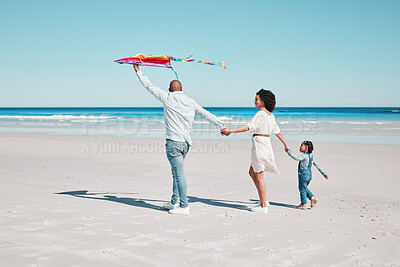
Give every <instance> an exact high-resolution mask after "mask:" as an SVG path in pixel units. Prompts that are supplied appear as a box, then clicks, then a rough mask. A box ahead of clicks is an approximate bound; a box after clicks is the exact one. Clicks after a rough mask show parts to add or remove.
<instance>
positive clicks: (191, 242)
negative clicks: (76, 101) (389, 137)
mask: <svg viewBox="0 0 400 267" xmlns="http://www.w3.org/2000/svg"><path fill="white" fill-rule="evenodd" d="M164 143H165V141H164V140H163V139H137V138H132V137H112V136H109V137H107V136H66V135H46V134H37V133H19V134H15V133H1V134H0V147H1V150H0V159H1V169H0V173H1V176H0V183H1V185H0V190H1V196H2V201H1V202H0V203H1V204H0V225H1V227H0V240H1V241H0V245H1V249H0V265H1V266H161V265H163V266H176V265H177V264H179V265H188V266H204V265H207V266H217V265H218V266H295V265H296V266H321V265H338V266H364V265H368V266H370V265H373V266H378V265H379V266H381V265H385V266H398V265H400V255H399V253H398V251H399V249H400V196H399V189H400V182H399V180H398V173H399V171H400V166H399V159H400V158H399V154H398V151H399V148H400V146H398V145H369V144H345V143H316V144H315V157H316V158H317V159H318V162H319V164H320V165H321V166H322V167H323V168H324V169H325V170H326V171H327V173H328V175H329V177H330V179H329V180H328V181H326V180H325V179H324V178H323V177H322V176H321V175H320V174H319V173H318V171H317V170H316V169H315V168H314V169H313V180H312V182H311V186H310V189H311V190H312V191H313V193H314V194H315V195H316V196H317V197H318V198H319V203H318V205H317V206H316V207H315V208H313V209H312V210H307V211H299V210H296V209H295V208H294V207H295V205H298V203H299V193H298V190H297V162H295V161H294V160H292V159H290V158H289V157H288V156H287V155H286V153H285V152H284V151H283V147H282V146H281V144H280V143H278V141H277V139H276V138H274V139H273V147H274V150H275V156H276V162H277V164H278V167H279V169H280V172H281V174H280V175H272V174H267V176H266V185H267V197H268V199H269V201H270V203H271V206H270V208H269V213H268V214H254V213H252V212H249V211H248V207H251V206H253V205H254V203H255V201H256V200H257V193H256V189H255V187H254V185H253V184H252V182H251V179H250V177H249V176H248V174H247V171H248V167H249V162H250V140H234V139H229V137H228V138H222V137H221V138H220V139H215V140H195V142H194V145H193V147H192V149H191V151H190V152H189V154H188V157H187V159H186V162H185V168H186V176H187V180H188V195H189V197H190V209H191V215H189V216H179V215H170V214H168V213H167V211H166V210H163V209H162V204H163V203H164V202H167V201H168V200H169V198H170V195H171V186H172V178H171V174H170V169H169V164H168V161H167V159H166V157H165V154H164V153H165V152H164ZM289 145H290V147H291V148H292V150H293V151H296V152H297V151H298V146H299V143H298V142H289ZM297 153H299V152H297Z"/></svg>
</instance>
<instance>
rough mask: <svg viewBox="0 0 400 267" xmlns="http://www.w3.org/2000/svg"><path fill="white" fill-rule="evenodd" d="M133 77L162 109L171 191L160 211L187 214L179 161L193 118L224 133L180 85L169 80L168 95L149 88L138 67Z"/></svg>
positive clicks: (186, 148) (218, 122) (188, 142)
mask: <svg viewBox="0 0 400 267" xmlns="http://www.w3.org/2000/svg"><path fill="white" fill-rule="evenodd" d="M133 68H134V69H135V71H136V74H137V76H138V78H139V80H140V82H141V83H142V84H143V86H144V87H145V88H146V89H147V91H149V92H150V93H151V94H152V95H154V96H155V97H156V98H157V99H158V100H159V101H161V102H162V103H163V105H164V121H165V131H166V139H167V140H166V142H167V143H166V152H167V158H168V161H169V163H170V165H171V171H172V177H173V187H172V197H171V201H170V202H168V203H165V204H164V205H163V207H164V208H165V209H167V210H169V211H168V212H169V213H170V214H185V215H188V214H190V211H189V205H188V198H187V187H186V177H185V172H184V169H183V160H184V159H185V157H186V154H187V153H188V151H189V148H190V145H191V144H192V139H191V136H190V133H191V131H192V125H193V121H194V116H195V114H197V115H199V116H200V117H201V118H203V119H205V120H207V121H209V122H210V123H212V124H214V125H216V126H218V127H219V128H220V130H222V129H225V128H226V127H225V124H224V123H223V122H222V121H221V120H219V119H218V118H217V117H216V116H215V115H213V114H211V113H210V112H208V111H207V110H205V109H204V108H202V107H201V106H200V105H199V104H197V103H196V101H194V100H193V99H192V98H190V97H188V96H186V95H185V94H184V93H183V92H182V84H181V82H180V81H178V80H173V81H172V82H171V83H170V85H169V93H168V92H166V91H163V90H161V89H160V88H159V87H157V86H155V85H153V84H152V83H151V82H150V81H149V79H148V78H147V77H146V76H145V75H144V74H143V73H142V71H141V70H140V69H139V66H138V65H133Z"/></svg>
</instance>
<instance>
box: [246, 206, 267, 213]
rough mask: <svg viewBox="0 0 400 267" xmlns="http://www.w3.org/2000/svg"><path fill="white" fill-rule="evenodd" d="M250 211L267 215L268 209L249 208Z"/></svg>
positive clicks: (259, 207)
mask: <svg viewBox="0 0 400 267" xmlns="http://www.w3.org/2000/svg"><path fill="white" fill-rule="evenodd" d="M250 211H252V212H261V213H268V208H267V207H265V208H263V207H261V206H256V207H253V208H251V209H250Z"/></svg>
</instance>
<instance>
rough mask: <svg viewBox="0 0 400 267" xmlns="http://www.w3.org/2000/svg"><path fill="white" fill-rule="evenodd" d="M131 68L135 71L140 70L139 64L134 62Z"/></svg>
mask: <svg viewBox="0 0 400 267" xmlns="http://www.w3.org/2000/svg"><path fill="white" fill-rule="evenodd" d="M133 68H134V69H135V71H136V72H138V71H139V70H140V69H139V65H136V64H133Z"/></svg>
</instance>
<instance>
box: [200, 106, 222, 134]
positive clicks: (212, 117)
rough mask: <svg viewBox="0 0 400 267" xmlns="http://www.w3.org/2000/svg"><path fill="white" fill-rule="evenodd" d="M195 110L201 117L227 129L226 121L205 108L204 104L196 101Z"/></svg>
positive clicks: (220, 127)
mask: <svg viewBox="0 0 400 267" xmlns="http://www.w3.org/2000/svg"><path fill="white" fill-rule="evenodd" d="M195 112H196V114H197V115H199V116H200V117H201V118H203V119H205V120H206V121H208V122H210V123H212V124H214V125H215V126H217V127H219V129H220V130H222V129H225V128H226V126H225V123H223V122H222V121H221V120H220V119H218V118H217V116H215V115H214V114H212V113H210V112H208V111H207V110H205V109H204V108H203V107H202V106H200V105H199V104H197V103H195Z"/></svg>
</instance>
